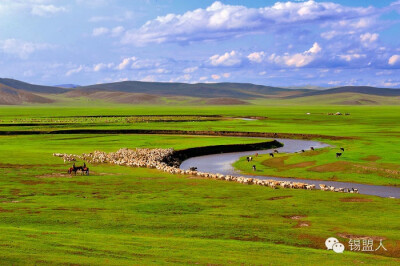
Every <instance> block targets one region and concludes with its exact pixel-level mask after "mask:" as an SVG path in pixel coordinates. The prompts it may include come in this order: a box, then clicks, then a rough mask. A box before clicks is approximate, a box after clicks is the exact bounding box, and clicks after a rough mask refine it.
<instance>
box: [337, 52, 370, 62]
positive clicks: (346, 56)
mask: <svg viewBox="0 0 400 266" xmlns="http://www.w3.org/2000/svg"><path fill="white" fill-rule="evenodd" d="M339 57H340V58H341V59H344V60H346V61H347V62H350V61H353V60H355V59H361V58H366V57H367V55H365V54H357V53H350V54H342V55H339Z"/></svg>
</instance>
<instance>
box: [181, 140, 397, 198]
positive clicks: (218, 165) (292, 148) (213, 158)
mask: <svg viewBox="0 0 400 266" xmlns="http://www.w3.org/2000/svg"><path fill="white" fill-rule="evenodd" d="M276 140H277V141H279V142H281V143H283V144H284V146H283V147H282V148H278V150H279V152H285V153H294V152H298V151H301V150H309V149H310V148H311V147H314V148H315V149H318V148H324V147H328V146H329V145H328V144H325V143H322V142H317V141H310V140H294V139H276ZM270 152H272V150H258V151H246V152H231V153H221V154H211V155H205V156H198V157H192V158H189V159H187V160H185V161H183V162H182V164H181V166H180V168H181V169H189V167H191V166H196V167H197V169H198V171H200V172H207V173H220V174H223V175H234V176H245V177H252V178H258V179H273V180H282V181H294V182H304V183H307V184H314V185H315V186H316V187H317V188H319V184H325V185H329V186H334V187H347V188H357V189H358V191H359V193H360V194H366V195H374V196H380V197H393V198H400V187H391V186H375V185H364V184H358V183H349V182H335V181H321V180H312V179H295V178H279V177H269V176H255V175H244V174H241V173H240V172H239V171H237V170H235V169H234V168H233V166H232V164H233V163H234V162H235V161H237V160H239V158H240V157H243V156H249V155H251V154H255V153H259V154H265V153H270ZM332 193H333V192H332Z"/></svg>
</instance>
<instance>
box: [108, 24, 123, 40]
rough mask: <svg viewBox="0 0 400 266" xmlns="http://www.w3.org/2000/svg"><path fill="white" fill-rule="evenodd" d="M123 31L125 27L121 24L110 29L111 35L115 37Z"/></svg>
mask: <svg viewBox="0 0 400 266" xmlns="http://www.w3.org/2000/svg"><path fill="white" fill-rule="evenodd" d="M124 31H125V28H124V27H122V26H118V27H115V28H113V29H112V30H111V36H113V37H117V36H120V35H121V34H122V33H123V32H124Z"/></svg>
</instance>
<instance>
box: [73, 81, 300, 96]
mask: <svg viewBox="0 0 400 266" xmlns="http://www.w3.org/2000/svg"><path fill="white" fill-rule="evenodd" d="M79 90H80V91H82V92H87V91H120V92H131V93H147V94H153V95H162V96H168V95H169V96H172V95H174V96H178V95H179V96H189V97H202V98H219V97H229V98H244V99H246V98H253V97H263V96H265V95H279V94H280V93H283V92H288V91H291V90H290V89H283V88H278V87H270V86H263V85H254V84H250V83H197V84H188V83H168V82H141V81H123V82H115V83H104V84H96V85H90V86H83V87H80V88H79ZM305 91H308V90H299V92H305Z"/></svg>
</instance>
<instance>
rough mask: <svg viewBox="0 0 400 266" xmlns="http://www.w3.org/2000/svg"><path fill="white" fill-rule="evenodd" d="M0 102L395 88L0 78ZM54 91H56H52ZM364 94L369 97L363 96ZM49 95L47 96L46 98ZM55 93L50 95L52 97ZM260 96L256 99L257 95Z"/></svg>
mask: <svg viewBox="0 0 400 266" xmlns="http://www.w3.org/2000/svg"><path fill="white" fill-rule="evenodd" d="M0 88H1V90H0V99H1V101H0V104H22V103H24V102H38V103H48V102H52V101H60V102H62V101H65V100H68V99H71V98H83V99H87V100H88V101H89V100H96V101H104V102H113V103H123V104H177V105H179V104H187V105H196V104H203V105H207V104H208V105H213V104H215V105H227V104H232V105H233V104H236V105H238V104H250V103H253V104H255V103H257V101H258V102H262V101H263V100H264V99H265V100H268V101H275V100H276V101H280V103H283V104H285V102H286V103H293V104H300V103H301V104H315V103H321V104H323V103H326V104H346V105H365V104H369V105H370V104H400V103H399V100H400V97H396V96H400V89H388V88H376V87H368V86H345V87H336V88H330V89H323V88H322V87H310V86H306V87H292V88H280V87H272V86H264V85H255V84H251V83H230V82H223V83H196V84H189V83H176V82H175V83H170V82H141V81H123V82H115V83H104V84H95V85H89V86H78V85H75V84H61V85H57V86H43V85H35V84H30V83H26V82H22V81H18V80H14V79H7V78H0ZM55 94H57V95H55ZM367 96H368V97H367ZM49 98H50V99H49ZM51 99H55V100H51ZM259 100H260V101H259Z"/></svg>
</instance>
